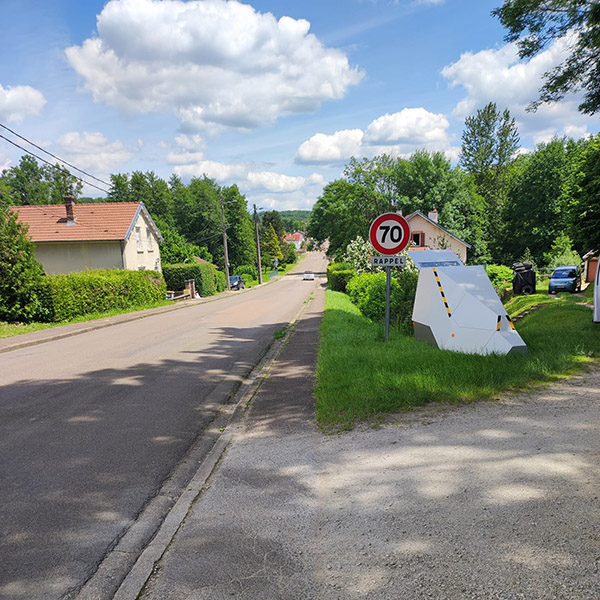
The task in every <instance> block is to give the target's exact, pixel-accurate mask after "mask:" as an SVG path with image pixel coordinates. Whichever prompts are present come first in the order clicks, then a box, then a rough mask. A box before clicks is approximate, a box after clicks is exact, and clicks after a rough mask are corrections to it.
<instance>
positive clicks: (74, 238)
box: [11, 197, 163, 275]
mask: <svg viewBox="0 0 600 600" xmlns="http://www.w3.org/2000/svg"><path fill="white" fill-rule="evenodd" d="M11 210H13V211H14V212H16V213H17V215H18V220H19V222H21V223H23V224H24V225H27V227H28V235H29V237H30V238H31V239H32V241H33V243H34V245H35V250H34V254H35V258H36V259H37V261H38V262H40V263H41V264H42V266H43V267H44V271H45V272H46V274H47V275H57V274H68V273H74V272H77V271H86V270H91V269H127V270H132V271H138V270H140V271H142V270H153V271H161V263H160V250H159V243H160V242H162V240H163V238H162V236H161V234H160V232H159V230H158V228H157V227H156V225H155V223H154V221H153V220H152V217H151V216H150V213H149V212H148V210H147V209H146V207H145V206H144V204H143V203H142V202H103V203H97V204H76V202H75V198H72V197H67V198H65V203H64V204H48V205H42V206H37V205H36V206H13V207H11Z"/></svg>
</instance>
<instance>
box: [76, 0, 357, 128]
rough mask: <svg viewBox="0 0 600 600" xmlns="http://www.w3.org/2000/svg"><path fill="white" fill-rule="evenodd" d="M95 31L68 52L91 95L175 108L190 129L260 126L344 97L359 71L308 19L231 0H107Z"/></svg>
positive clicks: (142, 108)
mask: <svg viewBox="0 0 600 600" xmlns="http://www.w3.org/2000/svg"><path fill="white" fill-rule="evenodd" d="M97 25H98V37H95V38H91V39H87V40H85V41H84V43H83V44H82V45H81V46H72V47H70V48H68V49H67V50H66V54H67V58H68V60H69V62H70V64H71V66H72V67H73V68H74V69H75V70H76V71H77V72H78V73H79V74H80V75H81V76H82V77H83V78H84V79H85V89H86V90H88V91H90V92H91V93H92V94H93V97H94V100H95V101H97V102H103V103H106V104H109V105H113V106H117V107H119V108H121V109H124V110H126V111H131V112H151V111H159V110H165V109H166V110H169V109H170V110H173V111H175V113H176V115H177V116H178V118H179V119H180V121H181V123H182V125H183V126H184V127H187V128H190V129H193V128H199V127H204V126H206V125H208V124H211V125H214V124H216V125H223V126H232V127H239V128H254V127H259V126H262V125H264V124H267V123H272V122H274V121H275V120H276V119H277V118H279V117H280V116H282V115H289V114H295V113H301V112H309V111H314V110H316V109H317V108H318V107H319V106H320V104H321V103H322V102H323V101H326V100H332V99H339V98H342V97H343V96H344V95H345V93H346V91H347V89H348V87H349V86H351V85H355V84H357V83H358V82H359V81H360V80H361V78H362V77H363V73H361V72H360V71H359V70H358V69H356V68H351V67H350V65H349V64H348V59H347V57H346V55H345V54H344V53H343V52H341V51H340V50H337V49H331V48H326V47H325V46H323V44H322V43H321V42H320V41H319V40H318V39H317V37H316V36H314V35H313V34H310V33H309V28H310V23H308V21H305V20H303V19H299V20H296V19H292V18H290V17H282V18H280V19H279V20H277V19H276V18H275V17H274V16H273V15H272V14H271V13H265V14H261V13H259V12H257V11H255V10H254V8H252V7H251V6H249V5H247V4H242V3H241V2H236V1H233V0H204V1H202V2H200V1H198V0H190V1H188V2H183V1H181V0H163V1H158V0H120V1H117V0H111V1H109V2H108V3H107V4H106V6H105V7H104V9H103V10H102V12H101V13H100V15H99V16H98V19H97Z"/></svg>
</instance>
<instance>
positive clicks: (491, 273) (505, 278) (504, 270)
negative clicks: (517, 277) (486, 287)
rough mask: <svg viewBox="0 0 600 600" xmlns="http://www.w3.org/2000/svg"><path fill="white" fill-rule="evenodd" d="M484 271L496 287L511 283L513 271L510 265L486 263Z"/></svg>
mask: <svg viewBox="0 0 600 600" xmlns="http://www.w3.org/2000/svg"><path fill="white" fill-rule="evenodd" d="M485 272H486V273H487V276H488V277H489V278H490V281H491V282H492V285H493V286H494V287H495V288H496V289H498V288H505V287H507V286H509V285H512V280H513V271H512V269H511V268H510V267H505V266H503V265H487V266H486V267H485Z"/></svg>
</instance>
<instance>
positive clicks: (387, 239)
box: [369, 213, 410, 255]
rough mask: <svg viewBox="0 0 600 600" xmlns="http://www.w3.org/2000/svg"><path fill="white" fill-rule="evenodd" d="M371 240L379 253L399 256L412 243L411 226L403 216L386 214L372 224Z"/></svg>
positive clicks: (370, 230)
mask: <svg viewBox="0 0 600 600" xmlns="http://www.w3.org/2000/svg"><path fill="white" fill-rule="evenodd" d="M369 239H370V240H371V244H372V245H373V248H375V250H377V252H379V253H381V254H386V255H389V254H398V252H401V251H402V250H404V248H406V247H407V246H408V244H409V242H410V226H409V224H408V221H407V220H406V219H405V218H404V217H403V216H402V215H399V214H397V213H384V214H382V215H379V216H378V217H377V218H376V219H375V220H374V221H373V223H371V228H370V229H369Z"/></svg>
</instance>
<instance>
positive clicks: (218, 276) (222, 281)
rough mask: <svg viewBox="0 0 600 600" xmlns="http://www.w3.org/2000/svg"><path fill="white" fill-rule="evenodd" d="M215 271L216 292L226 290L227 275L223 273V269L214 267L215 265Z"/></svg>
mask: <svg viewBox="0 0 600 600" xmlns="http://www.w3.org/2000/svg"><path fill="white" fill-rule="evenodd" d="M205 266H212V265H205ZM213 271H214V276H213V281H214V285H215V290H216V292H217V293H219V292H222V291H223V290H226V289H227V276H226V275H225V273H223V271H218V270H217V269H215V268H214V267H213Z"/></svg>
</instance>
